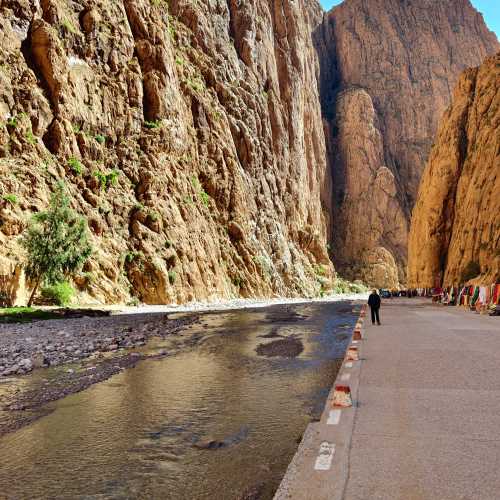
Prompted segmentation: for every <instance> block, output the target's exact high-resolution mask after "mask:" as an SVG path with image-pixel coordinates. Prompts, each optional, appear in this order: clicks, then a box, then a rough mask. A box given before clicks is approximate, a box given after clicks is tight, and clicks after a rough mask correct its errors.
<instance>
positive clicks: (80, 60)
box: [0, 0, 333, 303]
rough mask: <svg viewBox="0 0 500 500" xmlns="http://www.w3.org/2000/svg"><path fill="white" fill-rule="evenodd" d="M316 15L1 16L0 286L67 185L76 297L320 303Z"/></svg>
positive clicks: (87, 9)
mask: <svg viewBox="0 0 500 500" xmlns="http://www.w3.org/2000/svg"><path fill="white" fill-rule="evenodd" d="M318 16H319V17H321V10H320V8H319V6H318V4H316V3H315V2H305V1H302V0H299V1H296V0H285V1H279V2H278V1H276V2H274V1H265V0H256V1H252V2H246V3H240V2H235V1H230V2H227V3H226V2H222V3H221V2H219V3H217V2H215V3H213V2H205V1H200V2H196V3H193V2H190V1H185V0H172V1H170V2H164V1H162V0H158V1H153V0H135V1H129V0H123V1H121V0H108V1H106V2H102V1H97V2H63V1H60V0H42V1H41V2H28V1H26V0H12V1H7V2H2V3H1V5H0V122H1V127H0V191H1V195H2V196H6V195H9V194H15V195H16V197H17V202H16V203H10V202H7V201H5V200H4V201H3V202H2V203H1V207H0V217H1V220H2V225H1V226H0V256H1V257H3V258H2V259H0V264H1V267H2V269H3V270H7V271H5V272H9V273H10V270H11V269H12V266H14V268H15V265H16V264H17V263H18V262H19V261H20V260H21V258H22V256H21V255H20V249H19V246H18V243H17V237H18V235H19V234H20V232H22V230H23V228H24V227H25V225H26V220H27V219H28V217H29V216H30V215H31V214H32V213H33V212H34V211H36V210H41V209H43V208H45V207H46V206H47V201H48V197H49V194H50V192H51V189H52V186H53V183H54V182H56V181H57V180H58V179H63V180H64V182H65V183H66V185H67V188H68V191H69V194H70V196H71V199H72V205H73V206H74V208H75V209H77V210H78V211H79V212H80V213H82V214H84V215H85V216H86V217H87V218H88V220H89V225H90V228H91V231H92V239H93V243H94V247H95V253H94V255H93V257H92V259H91V260H90V262H89V263H88V265H87V267H86V269H85V273H84V274H82V276H80V277H78V278H77V283H78V284H79V286H80V290H81V292H82V294H84V295H83V298H85V294H87V297H90V298H92V299H98V300H100V301H105V302H121V301H127V300H130V299H131V298H133V297H136V298H138V299H139V300H141V301H145V302H148V303H168V302H185V301H189V300H193V299H198V300H201V299H214V298H231V297H236V296H243V297H250V296H272V295H287V296H290V295H292V296H294V295H295V296H298V295H300V296H304V295H306V296H313V295H316V294H318V293H319V292H320V291H321V290H322V288H324V287H325V286H326V285H327V283H328V282H329V281H330V280H331V277H332V273H333V267H332V266H331V263H330V260H329V258H328V254H327V250H326V249H327V237H326V233H327V228H328V226H329V221H328V219H329V214H328V210H327V209H326V204H325V203H329V200H330V199H331V195H330V193H329V187H328V186H329V176H328V172H327V166H326V159H325V142H324V135H323V127H322V118H321V108H320V102H319V96H318V82H317V73H318V68H319V66H318V59H317V54H316V52H315V50H314V47H313V44H312V38H311V31H312V28H311V26H312V24H313V22H314V19H317V18H318ZM324 202H325V203H324ZM319 270H320V271H319ZM0 271H1V270H0ZM0 274H1V273H0ZM4 274H5V273H4ZM18 282H20V281H19V280H18V281H17V282H16V283H18Z"/></svg>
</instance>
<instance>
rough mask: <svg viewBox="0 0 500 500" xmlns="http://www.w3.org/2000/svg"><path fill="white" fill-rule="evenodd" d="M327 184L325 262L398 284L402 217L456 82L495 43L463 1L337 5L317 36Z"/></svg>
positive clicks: (355, 0) (405, 226) (402, 269)
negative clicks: (328, 258)
mask: <svg viewBox="0 0 500 500" xmlns="http://www.w3.org/2000/svg"><path fill="white" fill-rule="evenodd" d="M315 44H316V47H317V50H318V52H319V54H320V62H321V100H322V107H323V113H324V117H325V121H326V135H327V148H328V155H329V159H330V164H331V169H332V179H333V196H334V197H333V216H332V223H333V225H332V232H333V235H332V239H333V242H332V248H333V252H332V256H333V259H334V264H335V265H336V267H337V268H338V269H339V270H340V271H341V272H343V273H345V274H346V275H347V276H348V277H350V278H361V279H364V280H365V281H367V282H370V283H372V284H374V285H378V286H389V287H390V286H395V285H396V284H397V282H398V280H399V281H405V275H406V260H407V238H408V230H409V218H410V213H411V209H412V207H413V205H414V202H415V198H416V194H417V189H418V185H419V181H420V177H421V174H422V171H423V168H424V165H425V162H426V160H427V158H428V154H429V151H430V148H431V145H432V141H433V139H434V137H435V133H436V130H437V123H438V120H439V117H440V116H441V115H442V113H443V112H444V110H445V108H446V107H447V106H448V104H449V102H450V98H451V92H452V89H453V87H454V85H455V83H456V80H457V78H458V76H459V74H460V73H461V72H462V71H463V70H464V69H465V68H467V67H471V66H477V65H478V64H480V63H481V62H482V61H483V59H484V58H485V57H486V56H487V55H488V54H494V53H495V52H496V51H497V50H498V49H499V45H498V42H497V40H496V37H495V35H494V34H493V33H491V32H490V31H488V29H487V27H486V25H485V24H484V21H483V18H482V16H481V15H480V14H479V13H478V12H477V11H476V10H475V9H474V8H473V7H472V5H471V3H470V2H469V0H405V1H402V0H345V1H344V2H343V3H342V4H341V5H339V6H338V7H335V8H334V9H333V10H332V11H331V12H330V13H328V14H327V15H326V16H325V19H324V21H323V23H322V24H321V25H320V26H319V27H318V28H317V30H316V32H315Z"/></svg>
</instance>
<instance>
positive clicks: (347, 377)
mask: <svg viewBox="0 0 500 500" xmlns="http://www.w3.org/2000/svg"><path fill="white" fill-rule="evenodd" d="M350 378H351V374H350V373H344V374H343V375H342V376H341V377H340V380H342V382H347V381H348V380H349V379H350Z"/></svg>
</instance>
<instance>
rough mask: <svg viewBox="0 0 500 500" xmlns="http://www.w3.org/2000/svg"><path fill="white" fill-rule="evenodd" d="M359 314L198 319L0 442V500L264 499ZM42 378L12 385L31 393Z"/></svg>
mask: <svg viewBox="0 0 500 500" xmlns="http://www.w3.org/2000/svg"><path fill="white" fill-rule="evenodd" d="M358 307H359V306H357V305H355V303H354V302H351V301H345V302H338V303H306V304H287V305H276V306H272V307H268V308H259V309H245V310H232V311H223V312H220V311H218V312H208V313H201V314H200V313H198V321H197V322H195V323H193V324H191V325H188V326H186V328H185V329H184V330H183V331H182V332H180V333H179V334H177V335H176V336H175V339H173V338H172V339H171V338H169V337H166V338H163V339H152V340H150V341H149V342H148V344H147V345H146V346H145V348H144V352H143V354H146V355H149V356H150V355H154V354H155V352H158V353H161V354H162V355H161V356H158V357H153V358H150V359H143V360H140V361H138V362H137V363H136V364H135V365H134V366H135V367H128V368H125V369H124V370H120V371H119V373H117V374H115V375H114V376H112V377H111V378H109V379H108V380H106V381H103V382H100V383H97V384H94V385H92V386H91V387H89V388H87V389H86V390H84V391H83V392H79V393H77V394H72V395H70V396H67V397H65V398H63V399H60V400H59V401H55V402H52V403H50V404H48V405H45V406H44V407H42V408H41V409H40V410H39V411H41V412H43V414H44V415H45V416H43V417H42V418H39V419H38V420H36V421H34V422H33V423H31V424H30V425H26V426H24V427H23V428H21V429H19V430H17V431H15V432H12V433H9V434H7V435H5V436H3V437H2V438H0V498H7V499H9V500H10V499H25V498H29V499H30V500H31V499H33V500H34V499H48V498H50V499H53V498H54V499H158V500H160V499H176V500H177V499H215V498H216V499H222V500H224V499H228V500H233V499H244V498H246V499H271V498H272V496H273V493H274V491H275V490H276V488H277V487H278V485H279V483H280V480H281V478H282V477H283V475H284V473H285V471H286V468H287V466H288V463H289V462H290V460H291V458H292V457H293V455H294V453H295V451H296V448H297V443H298V441H300V438H301V435H302V433H303V431H304V429H305V428H306V426H307V424H308V423H309V422H310V421H312V420H315V419H317V418H318V417H319V415H320V413H321V411H322V408H323V404H324V401H325V398H326V396H327V394H328V391H329V390H330V388H331V385H332V383H333V381H334V379H335V377H336V374H337V371H338V368H339V364H340V360H341V358H342V357H343V355H344V352H345V348H346V346H347V344H348V342H349V339H350V334H351V331H352V327H353V325H354V324H355V322H356V318H357V310H358ZM179 337H181V338H182V339H184V341H183V342H180V341H179ZM190 339H195V340H193V341H191V342H190V341H189V340H190ZM174 344H175V348H173V346H174ZM179 346H181V347H179ZM44 373H46V372H44V371H43V370H37V371H36V372H35V373H34V374H32V375H29V376H27V377H22V378H21V379H22V380H23V384H25V385H26V384H28V385H29V384H30V380H32V381H33V382H32V383H33V384H34V386H35V387H36V386H37V384H39V383H40V380H39V379H40V377H43V376H45V375H44Z"/></svg>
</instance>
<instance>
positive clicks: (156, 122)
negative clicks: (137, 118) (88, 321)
mask: <svg viewBox="0 0 500 500" xmlns="http://www.w3.org/2000/svg"><path fill="white" fill-rule="evenodd" d="M144 126H145V127H146V128H148V129H150V130H151V129H155V128H160V127H161V120H153V121H149V120H146V121H145V122H144Z"/></svg>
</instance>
